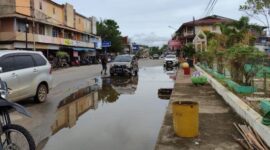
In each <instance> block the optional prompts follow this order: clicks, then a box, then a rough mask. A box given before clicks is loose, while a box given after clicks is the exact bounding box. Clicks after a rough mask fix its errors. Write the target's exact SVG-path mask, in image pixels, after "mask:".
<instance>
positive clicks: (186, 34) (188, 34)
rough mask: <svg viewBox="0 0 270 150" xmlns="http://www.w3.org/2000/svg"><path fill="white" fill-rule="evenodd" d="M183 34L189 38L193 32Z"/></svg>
mask: <svg viewBox="0 0 270 150" xmlns="http://www.w3.org/2000/svg"><path fill="white" fill-rule="evenodd" d="M183 34H184V36H191V35H193V34H194V33H193V31H188V32H184V33H183Z"/></svg>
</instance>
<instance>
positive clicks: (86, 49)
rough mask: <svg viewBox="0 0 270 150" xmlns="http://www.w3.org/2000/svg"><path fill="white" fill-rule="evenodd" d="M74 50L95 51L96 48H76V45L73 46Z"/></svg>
mask: <svg viewBox="0 0 270 150" xmlns="http://www.w3.org/2000/svg"><path fill="white" fill-rule="evenodd" d="M73 50H74V51H80V52H81V51H86V52H95V51H96V49H94V48H77V47H74V48H73Z"/></svg>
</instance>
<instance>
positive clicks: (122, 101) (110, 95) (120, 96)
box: [43, 67, 174, 150]
mask: <svg viewBox="0 0 270 150" xmlns="http://www.w3.org/2000/svg"><path fill="white" fill-rule="evenodd" d="M102 81H103V82H102V87H101V89H99V90H97V91H96V92H94V93H91V94H89V95H88V96H86V97H83V98H80V99H78V100H75V101H71V102H70V101H63V102H61V103H60V105H59V107H58V110H57V117H56V121H55V122H54V124H53V125H52V127H51V129H52V133H53V135H52V136H51V137H49V138H48V139H47V141H46V142H45V144H44V147H43V149H45V150H53V149H55V150H75V149H76V150H89V149H91V150H152V149H154V146H155V142H156V139H157V136H158V133H159V129H160V127H161V124H162V121H163V118H164V114H165V110H166V107H167V105H168V101H166V100H161V99H159V98H158V95H157V91H158V89H159V88H172V87H173V83H174V82H173V77H172V75H171V74H170V75H168V74H166V73H165V71H164V70H163V68H162V67H147V68H141V69H140V72H139V76H138V77H132V78H127V77H113V78H103V79H102Z"/></svg>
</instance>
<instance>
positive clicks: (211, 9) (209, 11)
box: [206, 0, 218, 16]
mask: <svg viewBox="0 0 270 150" xmlns="http://www.w3.org/2000/svg"><path fill="white" fill-rule="evenodd" d="M217 1H218V0H213V3H212V5H211V6H210V8H209V10H208V12H207V14H206V16H209V15H210V14H211V12H212V11H213V9H214V7H215V6H216V4H217Z"/></svg>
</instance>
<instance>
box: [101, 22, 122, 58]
mask: <svg viewBox="0 0 270 150" xmlns="http://www.w3.org/2000/svg"><path fill="white" fill-rule="evenodd" d="M97 35H99V36H101V38H102V40H103V41H111V43H112V46H111V47H109V48H108V50H109V51H110V52H113V53H117V52H122V50H123V46H122V37H121V32H120V31H119V26H118V24H117V22H115V21H114V20H111V19H108V20H103V21H102V20H101V21H100V22H97Z"/></svg>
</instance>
